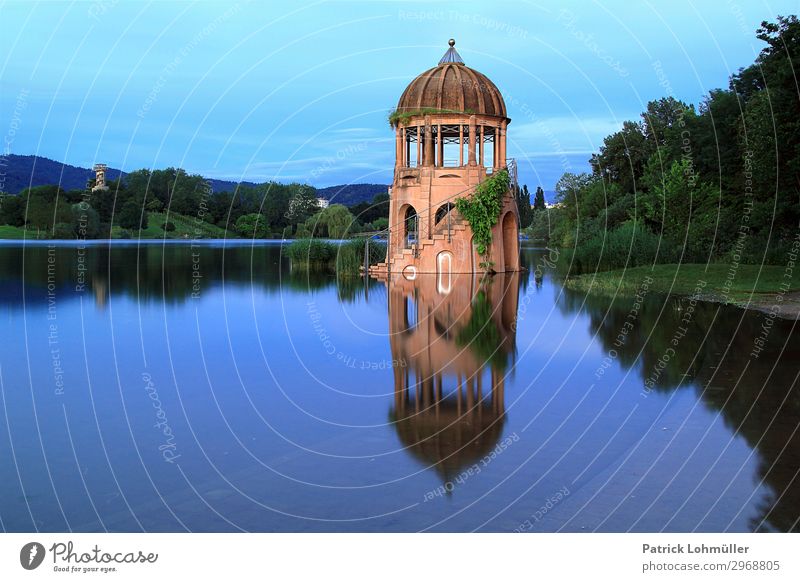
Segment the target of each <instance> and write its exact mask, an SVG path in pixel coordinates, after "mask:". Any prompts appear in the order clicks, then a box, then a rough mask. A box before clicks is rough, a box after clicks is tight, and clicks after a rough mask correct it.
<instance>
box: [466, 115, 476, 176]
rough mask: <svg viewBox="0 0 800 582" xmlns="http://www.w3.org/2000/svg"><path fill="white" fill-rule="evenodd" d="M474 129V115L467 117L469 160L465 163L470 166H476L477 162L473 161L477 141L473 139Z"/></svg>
mask: <svg viewBox="0 0 800 582" xmlns="http://www.w3.org/2000/svg"><path fill="white" fill-rule="evenodd" d="M475 127H476V124H475V116H474V115H470V116H469V158H468V161H467V163H468V164H469V165H470V166H477V165H478V162H476V161H475V143H476V141H477V140H476V139H475Z"/></svg>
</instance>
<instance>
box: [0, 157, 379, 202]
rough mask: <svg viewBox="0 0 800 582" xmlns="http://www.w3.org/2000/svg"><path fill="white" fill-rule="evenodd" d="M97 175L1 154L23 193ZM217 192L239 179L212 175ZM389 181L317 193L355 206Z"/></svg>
mask: <svg viewBox="0 0 800 582" xmlns="http://www.w3.org/2000/svg"><path fill="white" fill-rule="evenodd" d="M125 175H126V173H125V172H122V171H120V170H117V169H114V168H108V169H107V170H106V178H107V179H108V180H116V179H118V178H119V177H120V176H122V177H123V178H124V177H125ZM93 178H94V171H92V170H91V169H90V168H80V167H78V166H71V165H69V164H63V163H61V162H57V161H55V160H51V159H48V158H43V157H37V156H20V155H16V154H8V155H6V156H0V189H1V190H2V191H3V192H6V193H8V194H19V193H20V192H22V191H23V190H24V189H25V188H28V187H29V186H44V185H45V184H60V185H61V187H62V188H63V189H64V190H82V189H83V188H86V183H87V182H88V181H89V180H90V179H93ZM207 180H208V183H209V184H211V189H212V191H213V192H215V193H216V192H225V191H228V192H232V191H233V190H235V189H236V184H237V183H236V182H234V181H232V180H219V179H216V178H208V179H207ZM241 184H242V185H244V186H257V185H258V184H257V183H255V182H241ZM387 188H388V186H387V185H386V184H344V185H341V186H329V187H327V188H318V189H317V195H318V196H319V197H320V198H325V199H326V200H330V201H332V202H334V203H338V204H345V205H347V206H353V205H355V204H358V203H359V202H364V201H367V202H369V201H370V200H372V198H373V196H375V194H380V193H381V192H386V190H387Z"/></svg>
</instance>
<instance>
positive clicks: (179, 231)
mask: <svg viewBox="0 0 800 582" xmlns="http://www.w3.org/2000/svg"><path fill="white" fill-rule="evenodd" d="M166 222H167V215H166V214H165V213H162V212H151V213H150V214H149V217H148V221H147V228H145V229H143V230H141V231H138V230H129V231H124V230H123V229H121V228H120V227H118V226H115V227H114V228H113V229H112V230H111V238H142V239H155V238H165V237H166V238H169V239H172V238H182V239H194V238H239V235H238V234H237V233H236V231H235V230H232V229H229V230H227V231H226V230H225V229H224V228H220V227H218V226H216V225H214V224H209V223H208V222H204V221H202V220H199V221H198V220H195V219H194V218H192V217H189V216H184V215H182V214H175V213H170V215H169V222H171V223H172V224H173V225H174V226H175V229H174V230H164V228H163V225H164V224H165V223H166ZM126 233H127V236H126Z"/></svg>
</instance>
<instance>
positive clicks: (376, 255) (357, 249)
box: [336, 238, 386, 274]
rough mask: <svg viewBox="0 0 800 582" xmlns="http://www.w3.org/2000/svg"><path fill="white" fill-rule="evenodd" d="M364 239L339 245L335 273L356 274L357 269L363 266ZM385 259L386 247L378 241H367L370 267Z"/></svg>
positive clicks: (352, 240)
mask: <svg viewBox="0 0 800 582" xmlns="http://www.w3.org/2000/svg"><path fill="white" fill-rule="evenodd" d="M366 240H367V239H364V238H355V239H351V240H349V241H347V242H344V243H342V244H341V245H339V248H338V253H337V255H336V272H337V273H339V274H341V273H348V274H356V273H358V272H359V269H360V268H361V267H363V266H364V245H365V244H366ZM385 258H386V245H385V244H384V243H382V242H378V241H373V240H370V241H369V256H368V259H367V260H368V261H369V264H370V265H375V264H377V263H380V262H381V261H382V260H384V259H385Z"/></svg>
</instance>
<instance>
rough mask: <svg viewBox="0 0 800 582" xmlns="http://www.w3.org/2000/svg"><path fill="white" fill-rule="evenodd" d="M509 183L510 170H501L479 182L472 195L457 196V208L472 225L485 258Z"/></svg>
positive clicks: (480, 251) (478, 247)
mask: <svg viewBox="0 0 800 582" xmlns="http://www.w3.org/2000/svg"><path fill="white" fill-rule="evenodd" d="M509 184H510V181H509V177H508V170H499V171H497V172H495V173H494V174H492V175H491V176H489V177H488V178H486V179H485V180H484V181H483V182H481V183H480V184H478V187H477V188H475V192H474V193H473V194H472V196H469V197H467V198H456V209H457V210H458V211H459V212H460V213H461V216H463V217H464V218H465V219H466V221H467V222H469V225H470V226H471V227H472V233H473V235H474V241H475V246H476V248H477V251H478V254H480V255H481V256H483V257H484V258H485V257H486V254H487V252H488V250H489V246H490V245H491V244H492V227H494V225H495V224H497V218H498V217H499V216H500V210H501V208H502V207H503V202H502V201H503V196H504V195H505V194H506V192H508V188H509Z"/></svg>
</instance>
